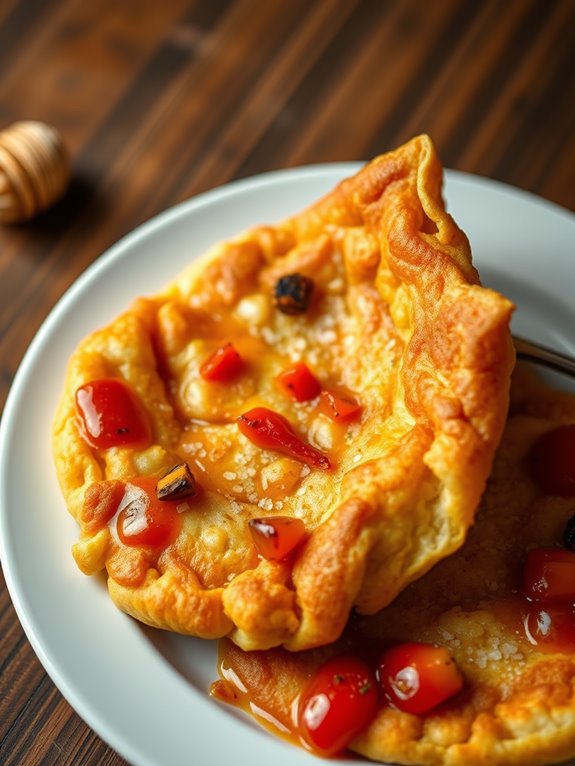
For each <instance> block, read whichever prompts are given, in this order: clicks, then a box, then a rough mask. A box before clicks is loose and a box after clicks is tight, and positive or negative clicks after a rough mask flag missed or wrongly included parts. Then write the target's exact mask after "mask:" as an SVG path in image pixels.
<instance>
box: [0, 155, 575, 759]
mask: <svg viewBox="0 0 575 766" xmlns="http://www.w3.org/2000/svg"><path fill="white" fill-rule="evenodd" d="M356 167H357V166H356V165H353V164H347V163H346V164H339V165H324V166H318V167H309V168H302V169H297V170H288V171H282V172H277V173H271V174H268V175H264V176H260V177H257V178H254V179H250V180H246V181H241V182H237V183H234V184H231V185H229V186H225V187H223V188H221V189H216V190H215V191H212V192H208V193H207V194H204V195H202V196H200V197H197V198H196V199H193V200H190V201H189V202H187V203H185V204H183V205H180V206H178V207H176V208H175V209H173V210H170V211H168V212H166V213H164V214H163V215H160V216H159V217H157V218H155V219H154V220H152V221H150V222H149V223H147V224H145V225H144V226H142V227H140V228H139V229H137V230H136V231H135V232H133V233H132V234H130V235H129V236H128V237H126V238H125V239H123V240H122V241H121V242H119V243H118V244H117V245H116V246H115V247H113V248H112V249H111V250H110V251H109V252H108V253H107V254H106V255H105V256H103V257H102V258H101V259H99V260H98V261H97V262H96V263H95V264H94V265H93V266H92V267H91V268H90V269H88V271H87V272H86V273H85V274H83V275H82V277H80V279H78V281H77V282H76V283H75V284H74V286H73V287H72V288H71V289H70V290H69V291H68V293H67V294H66V295H65V296H64V298H63V299H62V300H61V301H60V303H59V304H58V305H57V306H56V308H55V309H54V310H53V312H52V313H51V315H50V316H49V318H48V319H47V321H46V322H45V323H44V325H43V327H42V328H41V330H40V331H39V333H38V334H37V336H36V338H35V339H34V341H33V343H32V344H31V346H30V349H29V350H28V352H27V354H26V356H25V359H24V361H23V362H22V365H21V367H20V369H19V371H18V374H17V376H16V379H15V381H14V385H13V387H12V390H11V392H10V396H9V399H8V403H7V405H6V410H5V413H4V419H3V428H2V432H1V437H0V438H1V440H0V545H1V548H0V553H1V557H2V564H3V567H4V572H5V575H6V580H7V583H8V587H9V590H10V593H11V596H12V599H13V601H14V604H15V606H16V610H17V612H18V616H19V618H20V620H21V622H22V625H23V626H24V629H25V631H26V634H27V636H28V638H29V639H30V642H31V644H32V646H33V648H34V650H35V651H36V653H37V654H38V656H39V658H40V660H41V662H42V664H43V665H44V667H45V668H46V670H47V671H48V673H49V674H50V676H51V677H52V679H53V680H54V682H55V683H56V685H57V686H58V687H59V689H60V690H61V692H62V693H63V695H64V696H65V697H66V698H67V699H68V701H69V702H70V703H71V705H72V706H73V707H74V708H75V709H76V710H77V711H78V713H79V714H80V715H81V716H82V718H84V720H85V721H86V722H87V723H88V724H89V725H90V726H91V727H92V728H93V729H94V730H95V731H96V732H97V733H98V734H99V735H100V736H101V737H103V739H104V740H106V741H107V742H108V743H109V744H110V745H111V746H112V747H114V748H115V749H116V750H117V751H118V752H119V753H120V754H121V755H122V756H124V758H126V759H127V760H128V761H129V762H130V763H131V764H133V766H182V764H189V763H193V764H195V766H203V765H204V764H205V766H208V765H209V766H223V765H224V764H229V763H232V762H234V761H235V762H238V761H239V762H240V763H245V762H249V763H251V764H252V766H263V765H264V764H270V763H272V764H274V766H298V764H302V765H304V766H305V765H307V766H309V765H310V764H311V763H315V761H313V760H312V756H311V755H309V754H308V753H306V752H305V751H303V750H301V749H299V748H295V747H293V746H291V745H289V744H286V743H285V742H283V741H281V740H279V739H276V738H275V737H273V736H271V735H269V734H268V733H267V732H265V731H263V730H262V729H260V728H259V727H258V726H256V725H255V724H254V723H253V722H252V721H251V720H248V719H247V718H245V717H243V716H242V715H241V714H240V713H237V712H235V711H234V710H233V709H232V708H228V707H225V706H222V705H220V704H218V703H216V702H214V701H213V700H212V699H210V698H209V697H208V694H207V690H208V688H209V684H210V682H211V681H212V680H214V679H215V678H216V648H217V647H216V644H215V642H204V641H199V640H194V639H189V638H183V637H181V636H172V635H169V634H166V633H163V632H160V631H153V630H151V629H146V628H142V627H141V626H139V625H138V624H137V623H136V622H134V621H133V620H131V619H130V618H128V617H126V616H125V615H123V614H121V613H120V612H119V611H117V610H116V609H115V608H114V606H113V605H112V603H111V602H110V601H109V599H108V596H107V593H106V589H105V587H104V585H103V582H102V581H101V580H99V579H98V578H92V579H90V578H86V577H84V576H83V575H81V574H80V573H79V571H78V570H77V569H76V566H75V564H74V562H73V560H72V557H71V555H70V546H71V544H72V543H73V542H74V540H75V539H76V528H75V524H74V522H73V521H72V520H71V518H69V517H68V515H67V513H66V511H65V508H64V503H63V501H62V499H61V497H60V494H59V491H58V488H57V484H56V479H55V477H54V471H53V468H52V460H51V453H50V426H51V420H52V416H53V413H54V411H55V408H56V402H57V399H58V397H59V394H60V390H61V386H62V382H63V378H64V370H65V366H66V362H67V359H68V357H69V356H70V354H71V353H72V351H73V349H74V348H75V346H76V344H77V343H78V341H80V339H81V338H83V337H84V336H85V335H86V334H87V333H89V332H90V331H92V330H94V329H95V328H97V327H99V326H101V325H102V324H105V323H107V322H108V321H109V320H111V319H112V318H113V317H114V316H116V315H117V314H118V313H119V312H120V311H121V310H122V309H124V308H125V307H126V306H127V304H128V303H129V301H130V300H131V298H133V297H135V296H137V295H145V294H150V293H154V292H156V291H157V290H158V288H160V287H161V286H162V285H163V284H164V283H165V282H166V281H169V279H170V278H171V277H172V276H175V275H176V274H177V273H178V272H179V271H180V270H181V269H182V268H183V267H184V266H185V265H186V264H187V263H188V262H189V261H190V260H191V259H192V258H195V257H197V256H198V255H200V254H201V253H202V252H203V251H205V250H206V249H207V248H208V246H209V245H211V244H212V243H213V242H215V241H217V240H221V239H224V238H226V237H230V236H232V235H234V234H236V233H237V232H239V231H240V230H242V229H244V228H246V227H248V226H250V225H253V224H259V223H263V222H266V221H268V222H274V221H276V220H278V219H281V218H282V217H284V216H287V215H289V214H291V213H293V212H296V211H298V210H299V209H301V208H302V207H304V206H305V205H307V204H308V203H311V202H312V201H313V200H315V199H316V198H317V197H318V196H320V195H321V194H323V193H324V192H326V191H328V190H329V189H330V188H331V187H332V186H333V185H334V184H335V183H336V182H337V181H338V180H339V179H340V178H341V177H343V176H345V175H349V174H350V173H351V172H352V171H353V170H354V169H355V168H356ZM446 198H447V201H448V206H449V209H450V211H451V212H452V213H453V215H454V217H455V219H456V221H457V222H458V223H459V224H460V225H461V226H462V228H463V229H464V230H465V231H466V232H467V234H468V235H469V237H470V240H471V242H472V244H473V250H474V254H475V262H476V264H477V265H478V266H479V268H480V271H481V273H482V275H483V279H484V282H485V283H486V284H488V285H490V286H494V287H496V288H499V289H500V290H502V291H503V292H505V293H506V294H507V295H508V296H510V297H511V298H512V299H513V300H514V301H516V303H517V304H518V310H517V313H516V316H515V320H514V324H515V328H516V330H517V331H519V332H521V333H523V334H525V335H527V336H530V337H532V338H533V339H535V340H539V341H543V342H546V343H547V344H549V345H552V346H555V347H556V348H557V349H559V350H564V351H570V352H573V353H575V334H574V332H573V328H574V327H575V306H574V304H573V288H574V287H575V257H574V254H573V242H575V216H574V215H573V214H571V213H569V212H567V211H564V210H562V209H560V208H557V207H556V206H554V205H551V204H549V203H547V202H544V201H542V200H540V199H538V198H536V197H533V196H531V195H529V194H526V193H524V192H520V191H517V190H515V189H512V188H509V187H506V186H503V185H501V184H498V183H494V182H491V181H487V180H482V179H479V178H475V177H472V176H468V175H464V174H461V173H453V172H451V173H448V174H447V182H446ZM31 477H32V478H33V481H31ZM361 762H362V761H360V760H358V759H353V758H350V759H349V760H348V761H347V763H350V764H351V763H354V764H355V763H357V764H359V763H361Z"/></svg>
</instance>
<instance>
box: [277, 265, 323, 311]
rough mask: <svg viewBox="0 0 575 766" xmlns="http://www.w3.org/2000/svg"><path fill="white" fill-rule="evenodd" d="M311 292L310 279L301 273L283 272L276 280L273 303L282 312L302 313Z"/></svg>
mask: <svg viewBox="0 0 575 766" xmlns="http://www.w3.org/2000/svg"><path fill="white" fill-rule="evenodd" d="M312 292H313V280H312V279H310V278H309V277H304V276H303V274H297V273H296V274H285V275H284V276H283V277H280V278H279V279H278V281H277V282H276V286H275V290H274V298H275V305H276V307H277V308H278V309H279V310H280V311H281V312H282V313H283V314H288V315H294V314H304V313H305V312H306V311H307V309H308V306H309V302H310V298H311V294H312Z"/></svg>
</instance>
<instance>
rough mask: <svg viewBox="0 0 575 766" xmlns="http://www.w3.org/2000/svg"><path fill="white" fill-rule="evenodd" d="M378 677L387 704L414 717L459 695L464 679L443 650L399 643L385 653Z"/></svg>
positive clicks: (431, 646) (379, 665)
mask: <svg viewBox="0 0 575 766" xmlns="http://www.w3.org/2000/svg"><path fill="white" fill-rule="evenodd" d="M377 675H378V679H379V683H380V686H381V688H382V690H383V692H384V694H385V696H386V697H387V699H388V701H389V702H390V703H391V704H392V705H393V706H394V707H396V708H398V709H399V710H403V711H404V712H405V713H413V714H414V715H422V714H424V713H427V712H428V711H430V710H433V708H435V707H437V706H438V705H439V704H441V703H442V702H444V701H445V700H447V699H449V698H450V697H452V696H453V695H454V694H457V692H458V691H460V690H461V688H462V687H463V677H462V675H461V672H460V671H459V668H458V667H457V665H456V664H455V661H454V660H453V658H452V657H451V655H450V654H449V652H448V651H447V649H445V648H444V647H441V646H434V645H433V644H419V643H408V644H398V645H397V646H394V647H392V648H391V649H388V650H387V651H386V652H384V653H383V654H382V656H381V658H380V660H379V664H378V669H377Z"/></svg>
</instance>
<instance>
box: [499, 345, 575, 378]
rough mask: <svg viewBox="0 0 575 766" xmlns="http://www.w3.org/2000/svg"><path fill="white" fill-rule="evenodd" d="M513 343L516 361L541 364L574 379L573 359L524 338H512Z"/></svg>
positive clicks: (574, 361)
mask: <svg viewBox="0 0 575 766" xmlns="http://www.w3.org/2000/svg"><path fill="white" fill-rule="evenodd" d="M513 341H514V343H515V350H516V352H517V357H518V359H524V360H525V361H528V362H535V363H536V364H542V365H543V366H544V367H549V368H550V369H552V370H556V371H557V372H563V373H565V374H566V375H571V376H573V377H575V358H573V357H570V356H566V355H565V354H560V353H559V352H558V351H553V350H552V349H550V348H547V347H546V346H542V345H541V344H539V343H533V341H530V340H525V338H520V337H518V336H517V335H514V336H513Z"/></svg>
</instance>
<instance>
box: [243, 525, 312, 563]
mask: <svg viewBox="0 0 575 766" xmlns="http://www.w3.org/2000/svg"><path fill="white" fill-rule="evenodd" d="M248 525H249V529H250V533H251V536H252V539H253V541H254V545H255V546H256V548H257V551H258V553H259V554H260V555H261V556H263V557H264V558H265V559H269V560H270V561H281V560H282V559H284V558H285V557H286V556H288V555H289V554H290V553H291V552H292V551H293V550H294V549H295V548H297V546H298V545H299V544H300V543H301V542H302V540H303V539H304V537H305V525H304V523H303V521H302V520H301V519H292V518H291V517H290V516H268V517H267V518H261V519H251V520H250V521H249V522H248Z"/></svg>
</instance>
